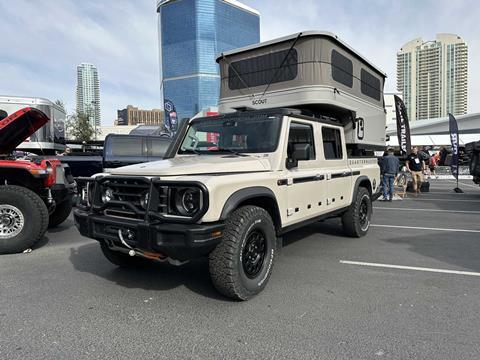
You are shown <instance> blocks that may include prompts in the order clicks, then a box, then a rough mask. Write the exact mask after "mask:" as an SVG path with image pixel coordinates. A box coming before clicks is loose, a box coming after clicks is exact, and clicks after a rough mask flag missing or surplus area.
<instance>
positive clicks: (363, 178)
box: [352, 175, 379, 202]
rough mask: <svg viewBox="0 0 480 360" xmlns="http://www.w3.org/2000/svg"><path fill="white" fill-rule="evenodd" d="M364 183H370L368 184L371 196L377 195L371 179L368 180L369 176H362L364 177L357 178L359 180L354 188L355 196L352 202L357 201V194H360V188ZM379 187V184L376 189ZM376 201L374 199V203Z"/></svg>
mask: <svg viewBox="0 0 480 360" xmlns="http://www.w3.org/2000/svg"><path fill="white" fill-rule="evenodd" d="M363 181H368V184H369V185H370V189H369V191H370V195H371V196H372V197H373V196H374V195H375V194H374V192H373V185H372V183H371V182H370V179H369V178H368V176H365V175H362V176H359V177H358V178H357V180H355V185H354V187H353V196H352V202H353V201H354V200H355V198H356V197H357V193H358V188H359V187H360V183H361V182H363ZM378 187H379V184H377V186H376V188H378ZM373 200H374V199H373V198H372V201H373Z"/></svg>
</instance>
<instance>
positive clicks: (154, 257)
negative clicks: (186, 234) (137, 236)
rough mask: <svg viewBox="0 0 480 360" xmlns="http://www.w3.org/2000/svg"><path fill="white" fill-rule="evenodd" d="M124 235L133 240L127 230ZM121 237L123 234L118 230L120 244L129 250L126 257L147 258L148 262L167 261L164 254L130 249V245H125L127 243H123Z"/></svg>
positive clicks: (132, 236) (131, 234)
mask: <svg viewBox="0 0 480 360" xmlns="http://www.w3.org/2000/svg"><path fill="white" fill-rule="evenodd" d="M126 235H127V237H128V238H129V239H130V238H132V239H133V238H134V234H133V233H132V232H131V231H130V230H127V234H126ZM123 236H124V234H123V232H122V230H121V229H119V230H118V237H119V239H120V241H121V242H122V244H123V246H125V247H126V248H127V249H130V250H129V251H128V255H130V256H131V257H134V256H141V257H144V258H147V259H150V260H157V261H165V260H167V256H165V255H164V254H160V253H151V252H146V251H139V250H135V249H134V248H132V247H131V246H130V245H128V244H127V242H126V241H125V239H124V237H123Z"/></svg>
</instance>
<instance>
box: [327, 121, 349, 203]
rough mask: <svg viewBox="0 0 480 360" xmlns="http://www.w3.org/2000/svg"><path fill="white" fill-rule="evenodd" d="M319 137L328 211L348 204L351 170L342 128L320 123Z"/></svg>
mask: <svg viewBox="0 0 480 360" xmlns="http://www.w3.org/2000/svg"><path fill="white" fill-rule="evenodd" d="M321 139H322V148H323V158H322V168H323V169H325V173H326V179H327V197H326V205H327V208H328V211H332V210H335V209H340V208H343V207H346V206H348V205H349V204H350V194H351V189H352V171H351V169H350V167H349V166H348V159H347V154H346V151H345V137H344V133H343V130H342V129H341V128H338V127H335V126H329V125H323V124H322V126H321Z"/></svg>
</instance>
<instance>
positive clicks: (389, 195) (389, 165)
mask: <svg viewBox="0 0 480 360" xmlns="http://www.w3.org/2000/svg"><path fill="white" fill-rule="evenodd" d="M399 168H400V161H399V160H398V158H397V157H396V156H395V155H394V151H393V149H388V151H387V155H384V156H383V158H382V162H381V173H382V186H383V200H385V201H386V200H388V201H392V200H393V187H394V183H395V178H396V177H397V175H398V169H399Z"/></svg>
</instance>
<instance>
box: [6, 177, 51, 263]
mask: <svg viewBox="0 0 480 360" xmlns="http://www.w3.org/2000/svg"><path fill="white" fill-rule="evenodd" d="M47 224H48V210H47V207H46V206H45V203H44V202H43V201H42V199H41V198H40V197H39V196H38V195H37V194H35V193H34V192H33V191H31V190H29V189H26V188H24V187H20V186H15V185H5V186H0V254H13V253H18V252H22V251H23V250H26V249H28V248H30V247H31V246H33V245H34V244H35V243H36V242H37V241H38V240H40V239H41V237H42V236H43V234H44V233H45V231H46V229H47Z"/></svg>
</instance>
